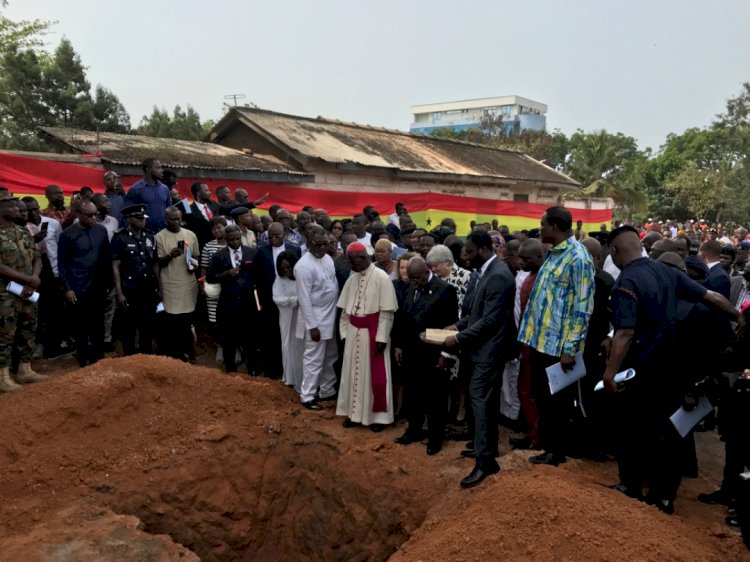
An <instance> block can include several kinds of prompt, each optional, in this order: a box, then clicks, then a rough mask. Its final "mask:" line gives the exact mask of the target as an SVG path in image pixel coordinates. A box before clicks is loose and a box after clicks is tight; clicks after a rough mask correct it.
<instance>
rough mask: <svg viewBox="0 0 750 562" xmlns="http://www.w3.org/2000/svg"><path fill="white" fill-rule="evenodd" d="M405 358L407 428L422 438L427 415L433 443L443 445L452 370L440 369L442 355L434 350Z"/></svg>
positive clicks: (404, 384) (404, 385) (404, 387)
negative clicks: (439, 363)
mask: <svg viewBox="0 0 750 562" xmlns="http://www.w3.org/2000/svg"><path fill="white" fill-rule="evenodd" d="M408 353H409V351H408V350H405V351H404V354H405V355H407V354H408ZM404 359H405V361H404V364H403V369H402V370H401V373H402V380H403V389H404V404H405V405H406V408H407V410H406V416H407V421H408V423H409V428H408V430H407V431H408V432H409V433H410V434H412V435H414V436H415V437H420V436H421V435H422V426H423V424H424V420H425V417H426V418H427V436H428V438H429V440H430V443H434V444H440V443H442V442H443V436H444V434H445V423H446V418H447V414H448V377H449V375H450V372H449V371H443V370H441V369H438V368H436V365H437V361H438V358H437V356H435V354H434V353H432V354H424V355H423V354H416V353H412V356H411V358H409V357H408V355H407V357H405V358H404Z"/></svg>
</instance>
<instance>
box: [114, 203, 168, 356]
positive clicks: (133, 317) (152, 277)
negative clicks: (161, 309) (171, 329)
mask: <svg viewBox="0 0 750 562" xmlns="http://www.w3.org/2000/svg"><path fill="white" fill-rule="evenodd" d="M122 215H123V217H125V220H126V221H127V226H126V227H125V228H122V229H120V230H118V231H117V233H115V236H114V238H112V246H111V248H110V256H111V259H112V273H113V276H114V280H115V291H116V293H117V304H118V306H119V308H120V320H121V331H122V336H121V339H122V350H123V353H124V354H125V355H133V354H134V353H136V352H137V353H151V352H152V343H153V339H154V338H153V333H154V332H153V329H154V315H155V312H156V305H157V303H158V299H159V297H158V291H159V281H158V279H159V267H158V264H157V261H156V242H155V241H154V234H153V233H152V232H150V231H148V230H146V219H147V218H148V217H147V216H146V206H145V205H130V206H129V207H125V208H123V210H122ZM136 336H137V337H138V345H137V346H136Z"/></svg>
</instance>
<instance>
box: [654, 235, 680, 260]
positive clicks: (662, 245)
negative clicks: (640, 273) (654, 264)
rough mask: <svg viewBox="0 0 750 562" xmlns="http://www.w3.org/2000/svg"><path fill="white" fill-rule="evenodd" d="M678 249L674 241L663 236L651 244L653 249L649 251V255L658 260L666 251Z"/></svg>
mask: <svg viewBox="0 0 750 562" xmlns="http://www.w3.org/2000/svg"><path fill="white" fill-rule="evenodd" d="M676 249H677V246H676V245H675V243H674V242H672V241H671V240H667V239H666V238H662V239H661V240H657V241H656V242H654V243H653V244H652V246H651V251H650V252H649V253H648V257H649V258H651V259H652V260H658V259H659V256H661V255H662V254H664V253H666V252H674V251H675V250H676Z"/></svg>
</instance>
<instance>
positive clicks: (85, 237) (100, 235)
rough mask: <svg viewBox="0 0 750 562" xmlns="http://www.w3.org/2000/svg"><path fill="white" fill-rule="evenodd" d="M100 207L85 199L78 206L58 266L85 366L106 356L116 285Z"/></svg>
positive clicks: (65, 233)
mask: <svg viewBox="0 0 750 562" xmlns="http://www.w3.org/2000/svg"><path fill="white" fill-rule="evenodd" d="M96 217H97V210H96V207H95V206H94V204H93V203H91V202H90V201H85V202H83V203H81V204H80V206H79V207H78V222H77V223H75V224H72V225H70V226H69V227H68V228H66V229H65V230H64V231H63V233H62V234H61V235H60V241H59V242H58V249H57V252H58V257H57V260H58V268H59V271H60V281H61V282H62V284H63V290H64V291H65V298H66V300H67V301H68V302H69V303H70V304H71V305H72V307H73V310H72V314H71V315H70V316H71V320H72V322H73V332H74V335H75V339H76V346H77V348H78V364H79V365H80V366H81V367H85V366H86V365H90V364H91V363H95V362H96V361H98V360H99V359H101V358H102V357H103V345H104V307H105V304H106V298H107V293H108V291H109V289H110V287H111V286H112V268H111V265H110V260H109V237H108V236H107V229H106V228H104V227H103V226H102V225H100V224H97V223H96Z"/></svg>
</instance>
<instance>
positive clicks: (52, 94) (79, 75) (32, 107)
mask: <svg viewBox="0 0 750 562" xmlns="http://www.w3.org/2000/svg"><path fill="white" fill-rule="evenodd" d="M50 25H51V24H50V23H48V22H40V21H38V20H37V21H33V22H13V21H11V20H9V19H7V18H4V17H1V16H0V147H1V148H10V149H20V150H49V147H48V146H47V145H46V144H45V143H43V142H42V141H41V140H40V139H39V138H38V137H37V128H38V127H40V126H66V127H77V128H84V129H94V130H102V131H117V132H127V131H128V130H129V129H130V117H129V116H128V114H127V111H125V108H124V107H123V105H122V104H121V103H120V101H119V100H118V99H117V96H115V95H114V94H113V93H112V92H111V91H109V90H107V89H106V88H104V87H102V86H97V88H96V90H95V92H94V95H93V96H92V93H91V86H90V84H89V82H88V80H87V78H86V68H85V67H84V66H83V63H82V61H81V58H80V56H79V55H78V54H77V53H76V52H75V50H74V49H73V46H72V44H71V43H70V41H68V40H67V39H63V40H62V41H61V42H60V44H59V45H58V47H57V48H56V49H55V52H54V53H53V54H52V55H50V54H49V53H48V52H47V51H45V50H44V49H43V36H44V34H45V33H46V32H47V31H48V29H49V27H50Z"/></svg>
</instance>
